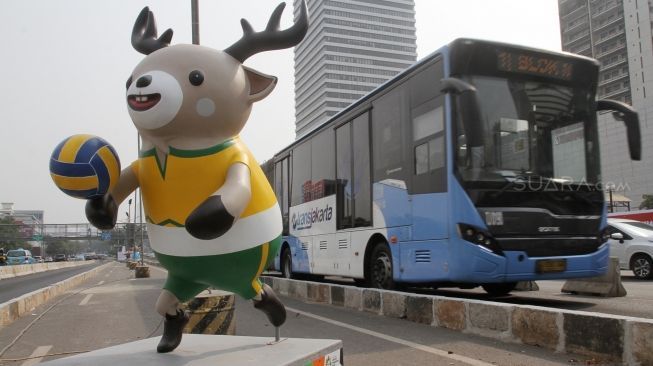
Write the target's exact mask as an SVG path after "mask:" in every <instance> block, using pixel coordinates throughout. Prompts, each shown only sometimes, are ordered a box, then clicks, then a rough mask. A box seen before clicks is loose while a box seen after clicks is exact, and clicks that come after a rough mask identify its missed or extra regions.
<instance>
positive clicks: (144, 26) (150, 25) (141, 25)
mask: <svg viewBox="0 0 653 366" xmlns="http://www.w3.org/2000/svg"><path fill="white" fill-rule="evenodd" d="M171 40H172V29H168V30H166V31H165V32H163V34H161V37H158V38H157V32H156V21H155V20H154V14H153V13H152V12H151V11H150V8H148V7H147V6H146V7H144V8H143V10H141V13H140V14H138V18H136V23H134V30H133V31H132V46H134V49H135V50H136V51H138V52H140V53H142V54H144V55H149V54H150V53H152V52H154V51H156V50H159V49H161V48H164V47H168V46H169V45H170V41H171Z"/></svg>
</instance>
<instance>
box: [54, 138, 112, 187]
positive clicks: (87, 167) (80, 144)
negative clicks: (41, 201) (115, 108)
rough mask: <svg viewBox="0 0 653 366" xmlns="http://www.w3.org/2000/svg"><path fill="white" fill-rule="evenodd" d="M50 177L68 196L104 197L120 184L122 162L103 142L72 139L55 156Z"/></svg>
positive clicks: (66, 141) (64, 141)
mask: <svg viewBox="0 0 653 366" xmlns="http://www.w3.org/2000/svg"><path fill="white" fill-rule="evenodd" d="M50 176H51V177H52V180H54V184H55V185H56V186H57V187H58V188H59V189H60V190H62V191H63V192H64V193H66V194H67V195H69V196H72V197H75V198H81V199H90V198H95V197H101V196H103V195H104V194H105V193H107V192H108V191H109V190H110V189H111V188H113V186H114V185H115V184H116V183H117V182H118V178H119V177H120V159H118V154H116V150H114V148H113V147H112V146H111V145H110V144H109V143H108V142H107V141H105V140H104V139H102V138H100V137H97V136H93V135H73V136H70V137H68V138H67V139H65V140H63V141H62V142H61V143H60V144H59V145H57V147H56V148H55V149H54V151H53V152H52V157H51V158H50Z"/></svg>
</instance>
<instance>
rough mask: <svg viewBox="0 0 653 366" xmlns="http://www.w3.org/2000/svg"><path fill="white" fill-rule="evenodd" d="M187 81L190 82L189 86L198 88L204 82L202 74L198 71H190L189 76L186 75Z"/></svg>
mask: <svg viewBox="0 0 653 366" xmlns="http://www.w3.org/2000/svg"><path fill="white" fill-rule="evenodd" d="M188 80H190V83H191V84H193V85H195V86H199V85H201V84H202V83H203V82H204V74H202V72H201V71H198V70H195V71H191V72H190V74H188Z"/></svg>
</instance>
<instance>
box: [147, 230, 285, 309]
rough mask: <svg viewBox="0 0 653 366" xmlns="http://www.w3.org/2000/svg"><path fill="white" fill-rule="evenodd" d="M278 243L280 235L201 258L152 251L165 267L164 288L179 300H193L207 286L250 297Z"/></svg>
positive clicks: (279, 244)
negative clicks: (245, 246)
mask: <svg viewBox="0 0 653 366" xmlns="http://www.w3.org/2000/svg"><path fill="white" fill-rule="evenodd" d="M280 246H281V236H279V237H277V238H276V239H274V240H272V241H270V242H269V243H265V244H263V245H259V246H257V247H254V248H251V249H247V250H243V251H240V252H234V253H228V254H220V255H211V256H202V257H178V256H171V255H166V254H161V253H156V252H155V254H156V258H157V259H158V260H159V263H161V265H162V266H163V267H164V268H165V269H167V270H168V278H167V279H166V283H165V285H164V286H163V288H164V289H166V290H168V291H170V292H172V293H173V294H174V295H175V296H176V297H177V298H178V299H179V301H181V302H185V301H188V300H190V299H192V298H193V297H195V295H197V294H199V293H200V292H202V291H204V290H205V289H207V288H208V287H214V288H217V289H220V290H225V291H230V292H233V293H236V294H238V295H240V296H242V297H243V298H245V299H251V298H253V297H254V296H256V295H257V294H258V293H259V292H261V281H260V280H259V276H260V275H261V273H262V272H263V271H264V270H265V269H266V268H267V267H268V265H269V264H270V263H271V262H272V260H273V259H274V256H275V255H276V254H277V252H278V251H279V247H280Z"/></svg>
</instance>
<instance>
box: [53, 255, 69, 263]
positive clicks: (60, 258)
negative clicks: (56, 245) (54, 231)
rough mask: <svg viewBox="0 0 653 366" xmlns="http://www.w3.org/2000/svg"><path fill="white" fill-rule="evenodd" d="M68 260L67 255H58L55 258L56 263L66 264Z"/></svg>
mask: <svg viewBox="0 0 653 366" xmlns="http://www.w3.org/2000/svg"><path fill="white" fill-rule="evenodd" d="M67 260H68V259H67V258H66V255H65V254H57V255H55V256H54V261H55V262H65V261H67Z"/></svg>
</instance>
